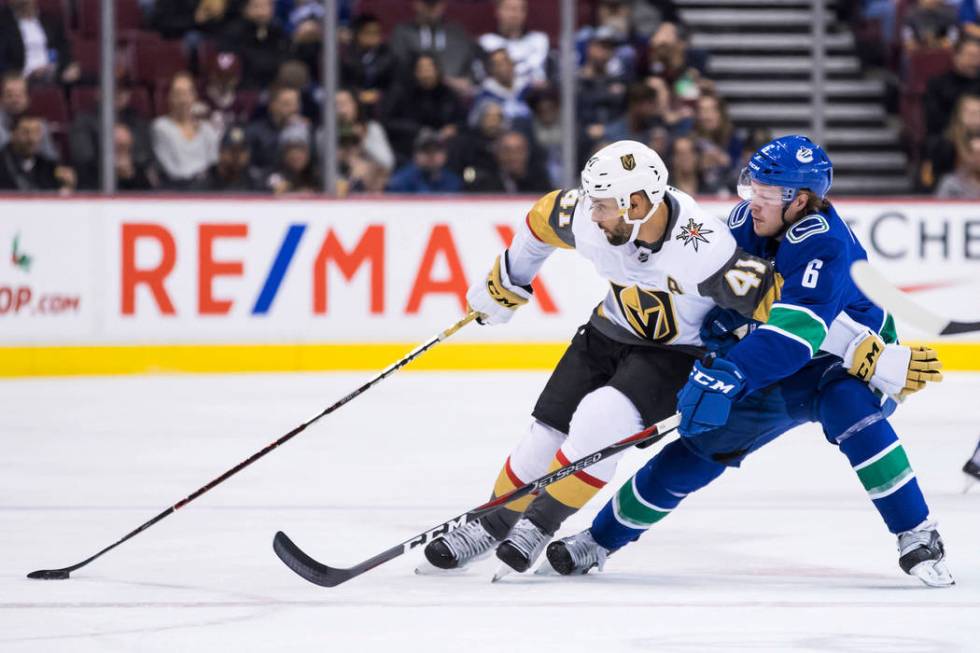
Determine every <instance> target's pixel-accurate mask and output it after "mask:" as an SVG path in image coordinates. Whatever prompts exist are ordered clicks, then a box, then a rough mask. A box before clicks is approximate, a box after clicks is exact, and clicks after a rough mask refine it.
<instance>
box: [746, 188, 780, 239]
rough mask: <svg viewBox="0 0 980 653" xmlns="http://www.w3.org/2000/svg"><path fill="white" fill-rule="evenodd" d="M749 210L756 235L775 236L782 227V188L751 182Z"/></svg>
mask: <svg viewBox="0 0 980 653" xmlns="http://www.w3.org/2000/svg"><path fill="white" fill-rule="evenodd" d="M751 189H752V191H751V195H750V197H751V199H750V200H749V210H750V211H751V213H752V229H753V230H754V231H755V233H756V235H757V236H762V237H767V236H775V235H776V234H778V233H779V232H780V231H781V230H782V228H783V209H784V207H785V205H784V203H783V189H782V188H780V187H779V186H766V185H765V184H759V183H757V182H754V181H753V182H752V186H751Z"/></svg>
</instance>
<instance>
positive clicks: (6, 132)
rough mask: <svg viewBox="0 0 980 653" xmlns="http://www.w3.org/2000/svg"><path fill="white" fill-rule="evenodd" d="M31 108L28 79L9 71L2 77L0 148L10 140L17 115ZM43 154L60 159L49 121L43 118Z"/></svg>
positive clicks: (0, 84)
mask: <svg viewBox="0 0 980 653" xmlns="http://www.w3.org/2000/svg"><path fill="white" fill-rule="evenodd" d="M30 108H31V96H30V95H29V94H28V90H27V80H26V79H24V77H23V76H21V74H20V73H17V72H7V73H4V74H3V76H2V77H0V148H2V147H3V146H5V145H6V144H7V141H9V140H10V132H11V131H12V130H13V124H14V121H15V120H16V118H17V116H20V115H23V114H25V113H27V112H28V111H29V110H30ZM41 154H43V155H44V156H45V157H47V158H49V159H53V160H55V161H57V160H58V158H59V157H58V150H57V149H56V148H55V146H54V141H53V140H52V139H51V132H50V130H49V129H48V123H47V121H45V120H43V119H41Z"/></svg>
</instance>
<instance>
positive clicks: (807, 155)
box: [796, 147, 813, 163]
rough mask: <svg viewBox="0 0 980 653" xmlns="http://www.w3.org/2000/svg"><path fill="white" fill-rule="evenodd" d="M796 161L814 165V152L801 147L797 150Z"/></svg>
mask: <svg viewBox="0 0 980 653" xmlns="http://www.w3.org/2000/svg"><path fill="white" fill-rule="evenodd" d="M796 160H797V161H799V162H800V163H813V150H811V149H810V148H808V147H801V148H800V149H798V150H796Z"/></svg>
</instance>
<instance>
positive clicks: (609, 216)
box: [592, 197, 633, 246]
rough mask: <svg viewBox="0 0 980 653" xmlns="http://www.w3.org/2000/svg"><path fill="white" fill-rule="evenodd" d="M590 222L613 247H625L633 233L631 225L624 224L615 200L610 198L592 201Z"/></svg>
mask: <svg viewBox="0 0 980 653" xmlns="http://www.w3.org/2000/svg"><path fill="white" fill-rule="evenodd" d="M631 204H632V202H631ZM592 221H593V222H595V223H596V224H597V225H599V228H600V229H602V233H603V234H605V236H606V240H608V241H609V244H610V245H613V246H619V245H625V244H626V243H628V242H629V240H630V236H631V235H632V233H633V225H630V224H627V223H626V221H625V220H624V219H623V213H622V211H620V209H619V206H618V205H617V204H616V200H614V199H612V198H608V197H605V198H601V199H598V198H594V199H593V200H592Z"/></svg>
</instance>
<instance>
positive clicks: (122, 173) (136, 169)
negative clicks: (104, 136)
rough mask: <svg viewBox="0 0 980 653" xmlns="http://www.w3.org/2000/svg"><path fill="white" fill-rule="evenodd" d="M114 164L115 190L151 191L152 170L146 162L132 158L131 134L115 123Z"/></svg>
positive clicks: (113, 135) (123, 126)
mask: <svg viewBox="0 0 980 653" xmlns="http://www.w3.org/2000/svg"><path fill="white" fill-rule="evenodd" d="M112 142H113V150H114V152H115V157H114V164H115V166H116V189H117V190H120V191H135V192H141V191H142V192H145V191H150V190H153V188H154V185H155V184H154V183H153V182H152V181H151V176H154V175H152V169H151V168H150V167H149V163H148V162H146V161H143V162H140V161H138V160H137V159H136V157H135V156H134V151H133V133H132V132H131V131H130V130H129V127H127V126H126V125H125V124H123V123H117V124H116V126H115V128H114V129H113V133H112Z"/></svg>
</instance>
